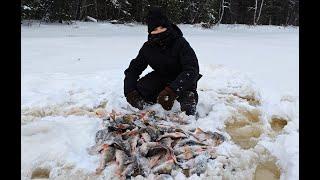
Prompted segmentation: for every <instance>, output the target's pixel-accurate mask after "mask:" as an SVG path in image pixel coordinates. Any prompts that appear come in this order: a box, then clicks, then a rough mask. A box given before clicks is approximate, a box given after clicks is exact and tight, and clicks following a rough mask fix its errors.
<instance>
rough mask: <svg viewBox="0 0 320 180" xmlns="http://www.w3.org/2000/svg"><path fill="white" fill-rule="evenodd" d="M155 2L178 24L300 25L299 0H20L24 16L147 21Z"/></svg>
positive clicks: (63, 20)
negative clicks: (147, 15)
mask: <svg viewBox="0 0 320 180" xmlns="http://www.w3.org/2000/svg"><path fill="white" fill-rule="evenodd" d="M153 6H160V7H162V8H163V10H164V11H165V12H166V13H167V15H168V17H169V19H170V20H171V21H172V22H173V23H178V24H180V23H183V24H199V23H201V24H202V25H203V27H211V26H212V25H218V24H248V25H281V26H289V25H290V26H299V0H21V20H30V19H31V20H41V21H44V22H60V23H65V22H66V23H69V22H72V21H75V20H80V21H85V20H97V21H114V22H116V23H127V22H139V23H144V22H145V19H144V18H145V15H146V13H147V12H148V9H149V8H150V7H153Z"/></svg>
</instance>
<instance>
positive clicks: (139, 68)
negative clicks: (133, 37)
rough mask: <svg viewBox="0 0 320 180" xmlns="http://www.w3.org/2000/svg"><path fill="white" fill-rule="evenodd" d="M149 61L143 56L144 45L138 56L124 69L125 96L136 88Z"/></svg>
mask: <svg viewBox="0 0 320 180" xmlns="http://www.w3.org/2000/svg"><path fill="white" fill-rule="evenodd" d="M147 66H148V63H147V62H146V60H145V58H144V56H143V47H142V48H141V49H140V51H139V53H138V56H137V57H136V58H135V59H132V60H131V62H130V65H129V67H128V68H127V69H126V70H125V71H124V74H125V78H124V94H125V96H126V95H127V94H128V93H129V92H130V91H132V90H134V89H135V88H136V85H137V80H138V79H139V76H140V75H141V73H142V72H143V71H144V70H145V69H146V68H147Z"/></svg>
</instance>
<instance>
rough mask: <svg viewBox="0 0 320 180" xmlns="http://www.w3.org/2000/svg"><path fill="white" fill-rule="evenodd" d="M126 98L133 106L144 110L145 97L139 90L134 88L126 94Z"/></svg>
mask: <svg viewBox="0 0 320 180" xmlns="http://www.w3.org/2000/svg"><path fill="white" fill-rule="evenodd" d="M126 99H127V101H128V103H129V104H131V106H133V107H135V108H138V109H140V110H142V109H143V108H144V106H145V105H146V103H145V101H144V99H143V98H142V97H141V96H140V94H139V92H138V91H137V90H133V91H131V92H129V93H128V94H127V95H126Z"/></svg>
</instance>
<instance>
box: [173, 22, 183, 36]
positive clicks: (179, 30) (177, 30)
mask: <svg viewBox="0 0 320 180" xmlns="http://www.w3.org/2000/svg"><path fill="white" fill-rule="evenodd" d="M171 27H172V29H173V30H174V31H175V32H176V33H177V35H178V36H183V33H182V31H181V29H180V28H179V27H178V26H177V25H175V24H173V23H172V24H171Z"/></svg>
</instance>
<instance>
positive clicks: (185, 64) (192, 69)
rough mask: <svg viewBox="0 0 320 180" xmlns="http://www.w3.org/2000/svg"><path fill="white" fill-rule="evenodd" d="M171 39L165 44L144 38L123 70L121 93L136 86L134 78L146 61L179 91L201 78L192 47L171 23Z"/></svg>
mask: <svg viewBox="0 0 320 180" xmlns="http://www.w3.org/2000/svg"><path fill="white" fill-rule="evenodd" d="M171 32H172V34H173V35H172V36H173V38H171V40H170V41H169V42H168V43H167V45H166V46H165V47H160V46H156V45H153V44H151V43H149V41H147V42H145V43H144V44H143V46H142V48H141V49H140V51H139V53H138V56H137V57H136V58H135V59H133V60H132V61H131V62H130V65H129V67H128V68H127V69H126V70H125V72H124V73H125V79H124V93H125V95H127V93H129V92H130V91H132V90H134V89H135V88H136V84H137V80H138V79H139V76H140V75H141V73H142V72H143V71H144V70H145V69H146V68H147V66H148V65H149V66H150V67H151V68H152V69H153V70H154V71H156V72H157V73H159V74H160V75H161V76H163V78H165V79H167V80H168V83H169V86H170V87H171V88H172V90H173V91H174V92H175V93H177V95H179V94H180V93H181V92H183V91H184V90H186V89H188V88H190V87H191V86H193V85H194V84H195V83H197V81H198V80H199V79H200V77H201V75H200V74H199V64H198V59H197V56H196V54H195V52H194V50H193V49H192V48H191V46H190V45H189V43H188V42H187V40H186V39H185V38H184V37H183V34H182V32H181V30H180V29H179V28H178V27H177V26H176V25H174V24H172V31H171Z"/></svg>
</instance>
